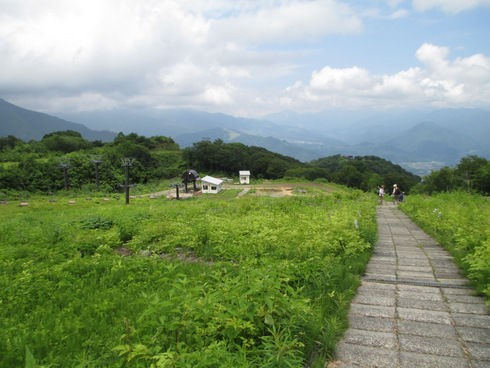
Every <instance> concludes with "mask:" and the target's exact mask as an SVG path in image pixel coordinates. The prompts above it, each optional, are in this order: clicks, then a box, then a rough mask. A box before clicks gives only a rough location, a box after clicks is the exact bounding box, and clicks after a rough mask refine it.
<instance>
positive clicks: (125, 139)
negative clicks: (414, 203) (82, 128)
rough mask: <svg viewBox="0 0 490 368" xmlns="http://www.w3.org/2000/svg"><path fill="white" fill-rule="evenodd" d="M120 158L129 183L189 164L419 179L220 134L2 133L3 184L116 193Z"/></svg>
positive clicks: (341, 178) (371, 160)
mask: <svg viewBox="0 0 490 368" xmlns="http://www.w3.org/2000/svg"><path fill="white" fill-rule="evenodd" d="M124 158H131V159H132V160H131V162H132V167H131V170H130V176H131V182H132V183H137V184H145V183H149V182H152V181H158V180H162V179H170V178H175V177H180V175H181V174H182V173H183V172H184V171H186V170H187V169H194V170H197V171H198V172H200V173H206V174H210V175H216V176H231V177H233V176H236V175H237V174H238V171H239V170H250V171H251V172H252V176H253V177H254V178H257V179H280V178H303V179H306V180H317V179H323V180H328V181H330V182H334V183H339V184H343V185H346V186H349V187H352V188H358V189H362V190H365V191H374V190H375V189H376V188H377V186H379V185H381V184H385V185H391V184H393V183H397V184H398V185H399V186H400V187H402V188H403V189H404V190H405V191H409V190H410V189H411V188H412V187H414V186H415V185H416V184H417V183H418V182H419V181H420V178H419V177H418V176H416V175H414V174H411V173H409V172H407V171H406V170H404V169H403V168H401V167H400V166H398V165H394V164H393V163H391V162H389V161H387V160H384V159H382V158H379V157H376V156H355V157H354V156H342V155H335V156H330V157H325V158H321V159H318V160H314V161H311V162H308V163H305V162H301V161H299V160H296V159H294V158H291V157H288V156H284V155H281V154H278V153H274V152H271V151H268V150H267V149H265V148H262V147H256V146H246V145H244V144H242V143H224V142H223V141H222V140H220V139H218V140H215V141H210V140H203V141H200V142H196V143H194V144H193V145H192V146H190V147H187V148H184V149H181V148H180V147H179V145H178V144H177V143H176V142H175V141H174V140H173V139H172V138H169V137H163V136H155V137H144V136H140V135H138V134H135V133H131V134H127V135H125V134H123V133H119V134H118V135H117V136H116V138H115V139H114V140H113V141H112V142H107V143H103V142H100V141H92V142H91V141H88V140H86V139H85V138H83V137H82V136H81V134H80V133H78V132H74V131H62V132H54V133H50V134H46V135H45V136H44V137H43V138H42V139H41V140H39V141H29V142H24V141H22V140H20V139H18V138H16V137H13V136H8V137H0V188H2V189H1V190H4V191H5V190H11V191H28V192H55V191H58V190H62V189H64V188H66V186H67V184H68V185H69V188H70V189H77V190H84V189H86V190H99V191H104V192H115V191H119V190H120V186H121V184H122V183H123V182H124V177H123V176H124V172H123V169H122V160H123V159H124ZM64 171H66V172H67V174H68V177H69V182H68V183H67V182H66V177H64ZM66 172H65V173H66Z"/></svg>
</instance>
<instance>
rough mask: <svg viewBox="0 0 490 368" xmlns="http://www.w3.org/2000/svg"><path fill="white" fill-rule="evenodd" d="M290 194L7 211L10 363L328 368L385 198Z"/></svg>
mask: <svg viewBox="0 0 490 368" xmlns="http://www.w3.org/2000/svg"><path fill="white" fill-rule="evenodd" d="M291 185H292V184H291ZM294 186H295V189H296V190H295V193H296V195H294V196H289V197H281V198H273V197H257V196H253V195H251V194H248V195H246V196H243V197H240V198H237V197H236V196H235V194H236V191H225V192H224V193H223V194H220V195H216V196H206V195H202V196H199V197H195V198H193V199H189V200H185V201H169V200H167V199H166V198H165V197H160V198H158V199H150V198H149V197H141V198H135V199H133V200H132V202H131V204H130V205H129V206H128V205H124V201H123V200H122V199H121V200H116V199H114V198H110V199H109V200H107V199H104V198H91V200H88V199H87V198H84V197H83V198H82V197H79V198H77V199H76V200H75V203H71V204H70V203H69V201H68V199H69V198H67V197H55V198H56V201H54V198H53V197H49V198H46V197H36V198H34V197H31V198H30V200H29V205H28V206H24V207H21V206H19V205H18V202H15V203H8V204H2V205H0V306H1V307H0V351H1V352H2V354H0V366H2V367H19V366H28V367H34V366H44V367H129V366H130V367H216V366H220V367H278V368H279V367H281V368H282V367H304V366H305V364H307V363H308V364H310V366H314V367H323V366H324V362H325V359H327V358H328V357H329V356H330V355H331V354H332V352H333V348H334V345H335V342H336V340H337V339H338V338H339V336H340V334H341V333H342V331H343V329H344V328H345V327H346V311H347V307H348V304H349V302H350V300H351V298H352V297H353V295H354V294H355V290H356V288H357V286H358V283H359V275H360V274H362V272H363V270H364V267H365V264H366V262H367V260H368V258H369V255H370V249H371V245H372V244H373V243H374V241H375V237H376V225H375V201H374V200H373V198H372V195H369V194H363V193H361V192H359V191H351V190H343V191H336V192H333V193H332V192H331V188H330V187H327V186H326V185H325V184H321V183H317V184H316V185H315V186H313V185H311V184H307V183H305V184H295V185H294Z"/></svg>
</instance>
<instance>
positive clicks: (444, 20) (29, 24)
mask: <svg viewBox="0 0 490 368" xmlns="http://www.w3.org/2000/svg"><path fill="white" fill-rule="evenodd" d="M489 40H490V0H363V1H340V0H84V1H80V0H62V1H60V0H0V98H3V99H5V100H7V101H9V102H12V103H14V104H17V105H20V106H22V107H26V108H30V109H34V110H37V111H44V112H47V113H56V112H78V111H94V110H110V109H116V108H193V109H198V110H204V111H209V112H223V113H228V114H232V115H235V116H247V117H259V116H263V115H265V114H268V113H273V112H279V111H284V110H293V111H297V112H315V111H325V110H329V109H346V110H362V109H366V108H371V109H372V108H375V109H391V108H405V109H414V108H445V107H458V108H459V107H464V108H484V109H490V41H489Z"/></svg>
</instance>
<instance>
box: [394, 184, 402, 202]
mask: <svg viewBox="0 0 490 368" xmlns="http://www.w3.org/2000/svg"><path fill="white" fill-rule="evenodd" d="M400 194H401V190H400V188H398V185H396V184H393V193H392V196H393V204H397V203H398V201H399V200H400Z"/></svg>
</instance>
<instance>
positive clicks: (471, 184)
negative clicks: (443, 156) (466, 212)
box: [413, 155, 490, 195]
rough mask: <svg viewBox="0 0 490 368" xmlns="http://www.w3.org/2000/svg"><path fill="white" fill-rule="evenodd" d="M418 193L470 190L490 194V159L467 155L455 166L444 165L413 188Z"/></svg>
mask: <svg viewBox="0 0 490 368" xmlns="http://www.w3.org/2000/svg"><path fill="white" fill-rule="evenodd" d="M413 191H414V192H416V193H424V194H433V193H441V192H453V191H468V192H476V193H480V194H484V195H489V194H490V161H488V160H487V159H485V158H483V157H479V156H474V155H472V156H466V157H464V158H462V159H461V161H460V162H459V164H458V165H457V166H456V167H454V168H450V167H443V168H442V169H440V170H437V171H433V172H432V173H431V174H429V175H427V176H425V177H424V178H423V180H422V182H421V183H419V184H418V185H416V186H415V187H414V188H413Z"/></svg>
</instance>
